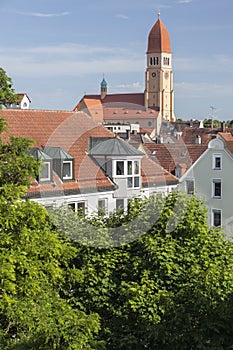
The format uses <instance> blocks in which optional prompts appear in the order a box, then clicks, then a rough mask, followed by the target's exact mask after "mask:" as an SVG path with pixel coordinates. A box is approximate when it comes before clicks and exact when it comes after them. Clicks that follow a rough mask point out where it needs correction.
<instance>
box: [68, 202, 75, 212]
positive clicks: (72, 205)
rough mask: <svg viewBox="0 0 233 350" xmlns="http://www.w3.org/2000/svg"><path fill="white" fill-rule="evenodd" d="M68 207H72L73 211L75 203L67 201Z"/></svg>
mask: <svg viewBox="0 0 233 350" xmlns="http://www.w3.org/2000/svg"><path fill="white" fill-rule="evenodd" d="M68 208H70V209H72V210H73V211H75V203H69V204H68Z"/></svg>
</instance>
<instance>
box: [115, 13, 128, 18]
mask: <svg viewBox="0 0 233 350" xmlns="http://www.w3.org/2000/svg"><path fill="white" fill-rule="evenodd" d="M116 18H120V19H129V17H128V16H125V15H122V14H118V15H116Z"/></svg>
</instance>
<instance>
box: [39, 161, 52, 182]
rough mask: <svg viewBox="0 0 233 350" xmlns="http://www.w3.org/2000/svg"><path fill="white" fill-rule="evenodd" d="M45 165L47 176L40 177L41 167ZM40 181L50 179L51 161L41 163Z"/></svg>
mask: <svg viewBox="0 0 233 350" xmlns="http://www.w3.org/2000/svg"><path fill="white" fill-rule="evenodd" d="M44 166H46V167H48V169H47V170H48V177H42V176H41V173H42V168H43V167H44ZM40 181H42V182H43V181H51V162H44V161H43V162H42V164H41V169H40Z"/></svg>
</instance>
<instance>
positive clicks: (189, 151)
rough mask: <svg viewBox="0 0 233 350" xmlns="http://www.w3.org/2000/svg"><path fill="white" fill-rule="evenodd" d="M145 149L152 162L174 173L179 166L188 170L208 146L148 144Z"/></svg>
mask: <svg viewBox="0 0 233 350" xmlns="http://www.w3.org/2000/svg"><path fill="white" fill-rule="evenodd" d="M143 148H144V150H145V151H146V153H147V155H148V156H149V157H150V158H151V159H152V160H154V161H155V162H157V163H158V164H160V165H161V166H162V167H163V168H164V169H166V170H167V171H169V172H173V173H174V171H175V169H176V167H177V166H178V165H182V166H183V167H184V165H185V166H186V169H188V168H189V167H190V166H191V165H192V164H193V163H194V162H195V161H196V160H197V159H198V158H199V157H200V156H201V154H202V153H203V152H204V151H205V150H206V149H207V145H195V144H194V145H185V144H172V143H171V144H152V143H146V144H143Z"/></svg>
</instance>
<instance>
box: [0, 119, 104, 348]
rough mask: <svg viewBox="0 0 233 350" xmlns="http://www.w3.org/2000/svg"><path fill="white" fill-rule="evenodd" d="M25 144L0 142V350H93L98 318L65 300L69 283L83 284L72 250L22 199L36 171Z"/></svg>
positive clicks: (38, 207) (41, 210) (43, 214)
mask: <svg viewBox="0 0 233 350" xmlns="http://www.w3.org/2000/svg"><path fill="white" fill-rule="evenodd" d="M4 128H5V125H4V123H3V122H2V124H1V129H2V130H3V129H4ZM30 145H31V142H30V141H28V140H26V139H22V138H10V139H9V142H8V143H4V142H3V141H1V142H0V344H1V349H4V350H21V349H22V350H24V349H28V350H37V349H43V350H46V349H48V350H51V349H59V350H63V349H64V350H76V349H80V348H85V349H97V346H98V344H99V343H98V344H96V343H95V342H94V339H95V333H97V332H98V329H99V317H98V315H97V314H95V313H92V312H90V313H85V310H84V307H83V306H82V305H81V303H78V302H76V303H73V304H72V303H71V301H70V300H69V299H68V298H67V295H68V294H69V291H70V288H71V286H72V284H73V283H74V281H76V283H80V284H82V280H83V273H82V271H80V269H78V268H75V267H74V266H73V265H72V259H73V258H74V257H75V256H76V253H77V251H76V248H75V247H72V245H71V244H70V243H69V242H68V240H67V239H65V238H64V237H63V235H61V234H60V233H58V232H57V231H56V230H55V228H54V227H53V225H52V224H51V223H50V221H49V217H48V214H47V211H46V210H45V209H44V208H43V207H42V206H41V205H39V204H37V203H34V202H31V201H24V200H22V199H21V196H22V194H23V193H24V192H23V191H24V190H25V188H26V186H28V185H29V183H30V179H32V178H33V177H34V176H35V175H36V172H37V171H38V163H37V162H36V161H34V159H33V158H32V157H31V156H29V155H27V153H25V149H26V148H27V147H29V146H30Z"/></svg>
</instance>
